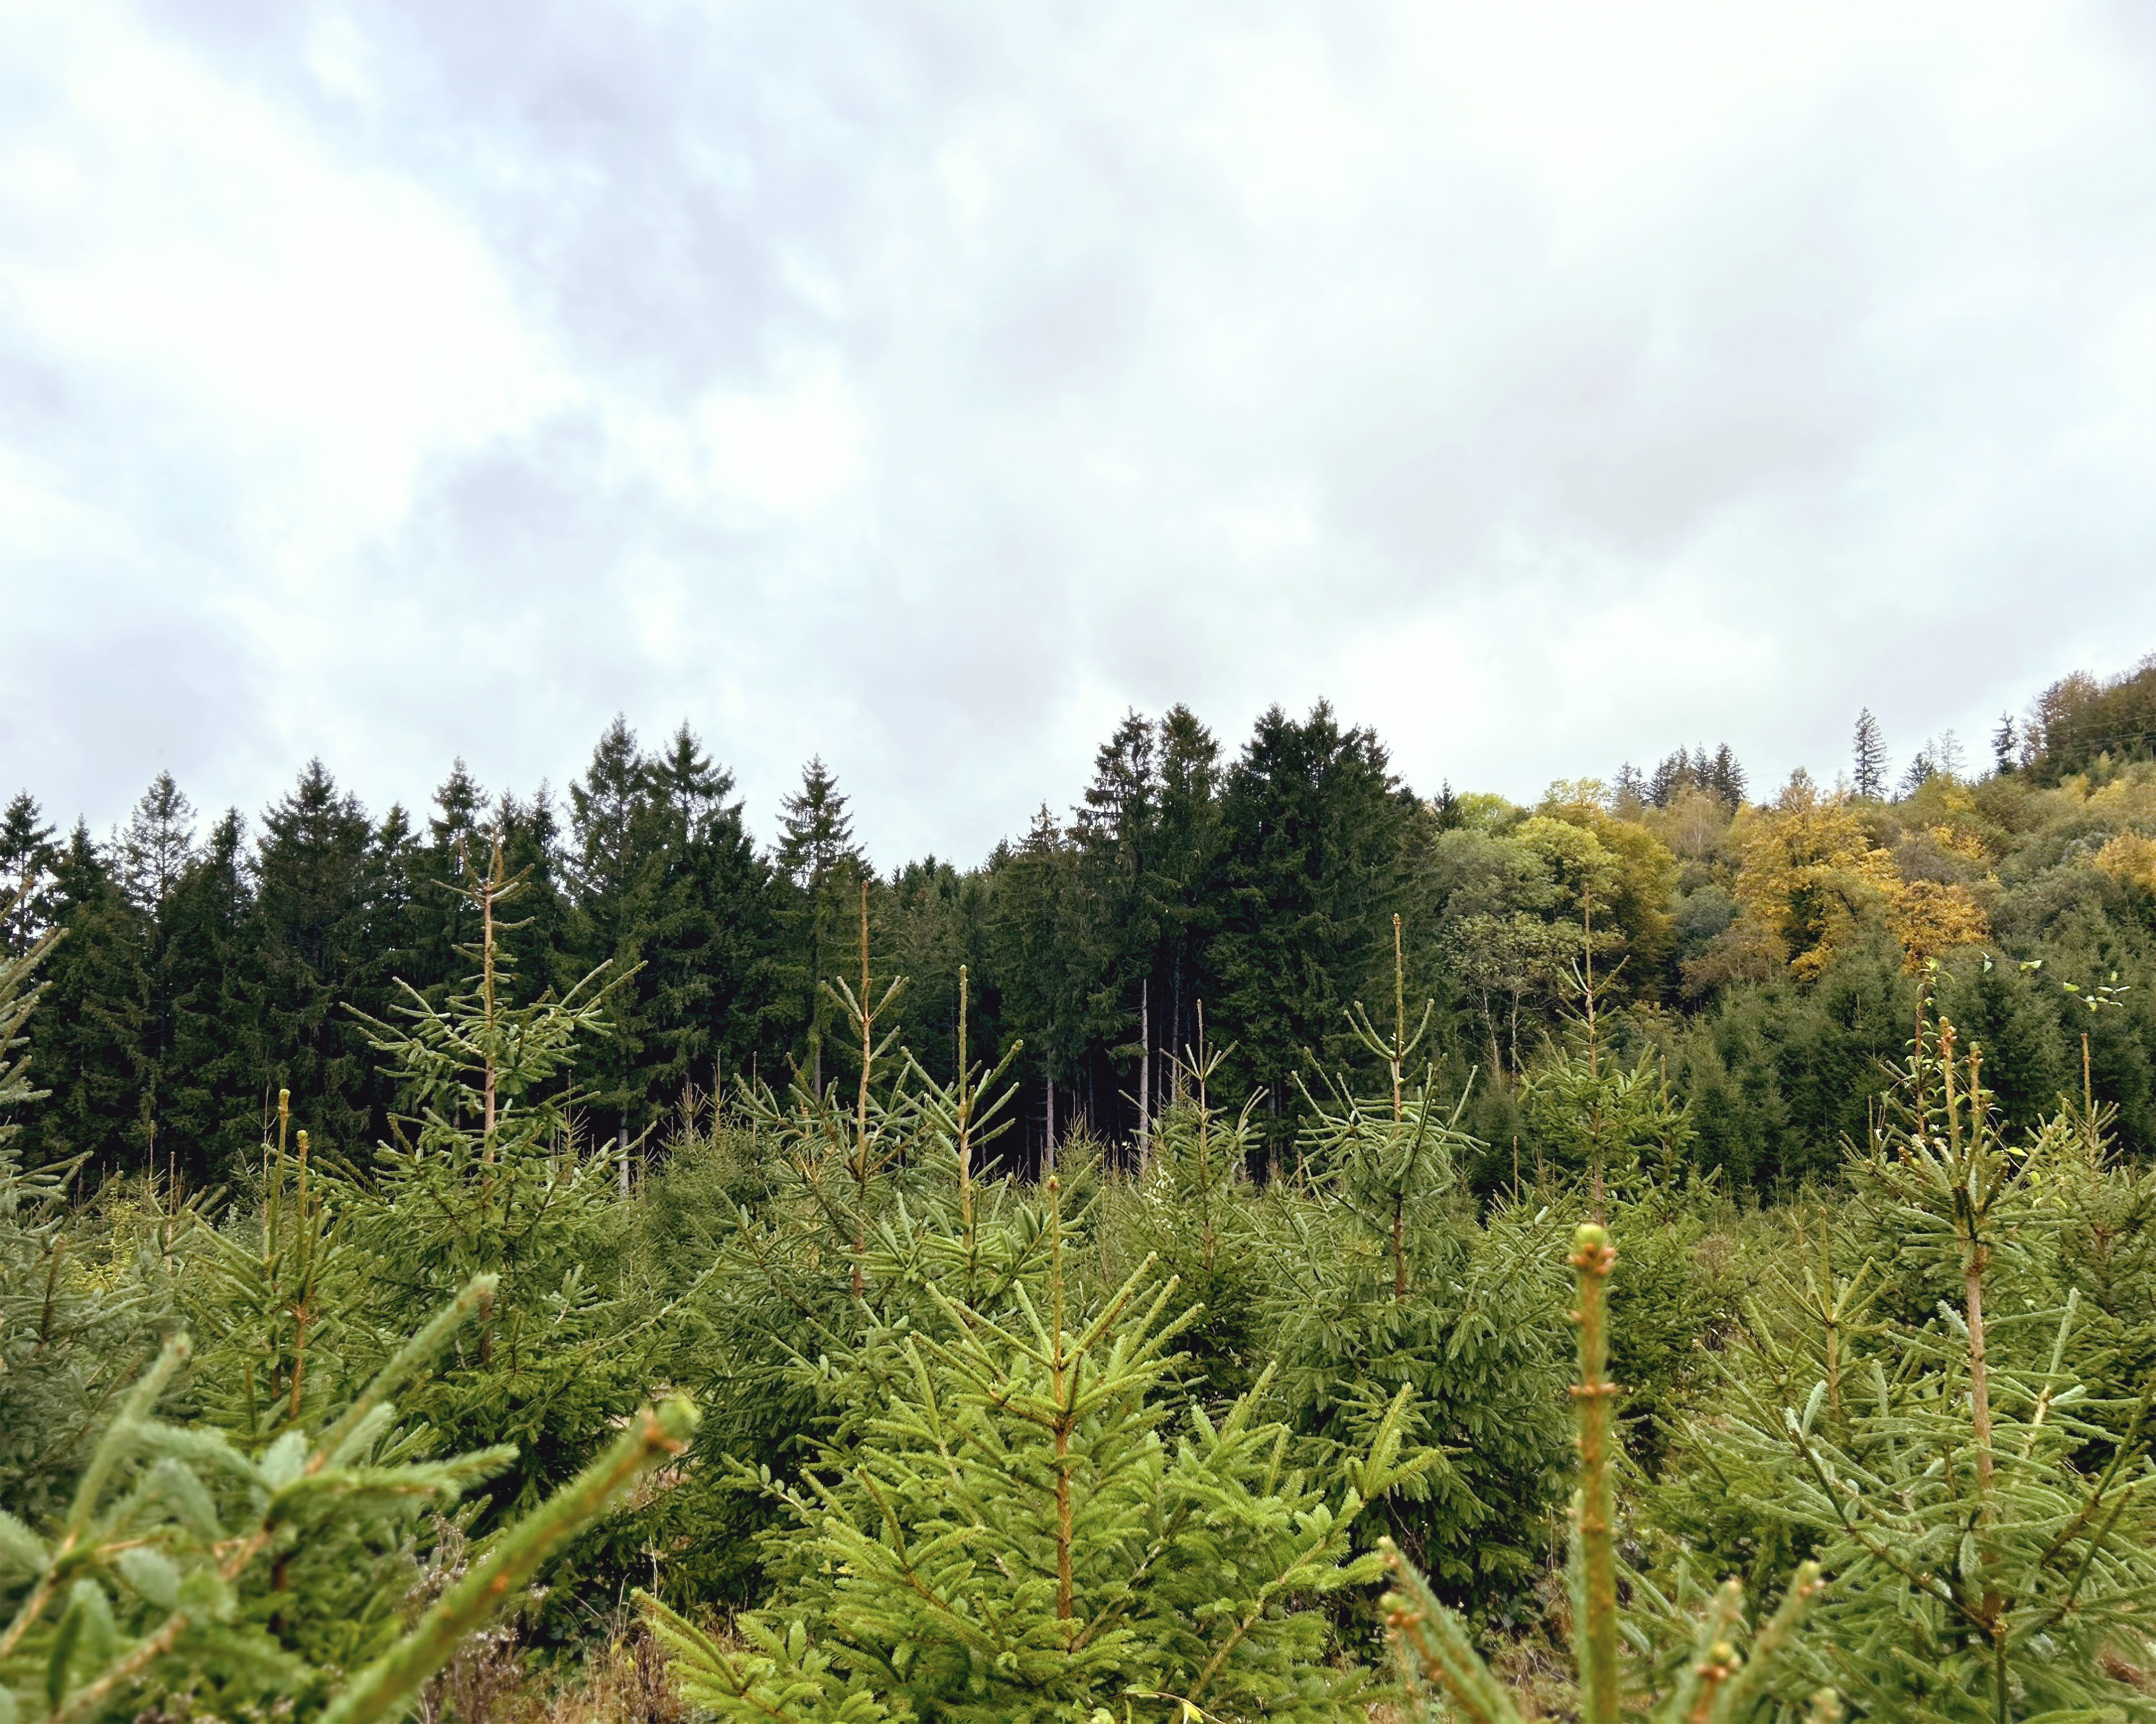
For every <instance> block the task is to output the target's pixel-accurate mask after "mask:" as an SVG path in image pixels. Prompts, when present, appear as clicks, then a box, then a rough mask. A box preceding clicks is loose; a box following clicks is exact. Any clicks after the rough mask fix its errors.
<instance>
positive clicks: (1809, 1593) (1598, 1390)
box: [1383, 1222, 1842, 1724]
mask: <svg viewBox="0 0 2156 1724" xmlns="http://www.w3.org/2000/svg"><path fill="white" fill-rule="evenodd" d="M1571 1261H1572V1265H1573V1270H1575V1271H1576V1273H1577V1275H1578V1305H1577V1307H1576V1309H1575V1311H1574V1312H1573V1321H1575V1323H1576V1324H1577V1325H1578V1330H1579V1382H1578V1384H1577V1385H1576V1386H1575V1387H1574V1388H1573V1405H1574V1406H1575V1407H1576V1408H1577V1409H1578V1429H1579V1436H1578V1449H1579V1490H1578V1494H1577V1495H1576V1496H1574V1498H1573V1514H1572V1522H1573V1533H1572V1550H1571V1558H1572V1560H1571V1562H1570V1565H1569V1569H1568V1575H1567V1578H1568V1582H1569V1583H1570V1584H1569V1587H1568V1591H1569V1593H1570V1595H1571V1596H1570V1599H1569V1603H1570V1604H1571V1617H1572V1650H1573V1668H1574V1670H1575V1671H1576V1673H1577V1675H1578V1694H1579V1716H1580V1719H1581V1721H1582V1724H1620V1720H1622V1719H1624V1718H1625V1717H1626V1716H1650V1717H1651V1718H1653V1719H1654V1720H1655V1721H1656V1724H1738V1721H1739V1720H1743V1719H1748V1718H1753V1717H1757V1716H1762V1715H1763V1711H1762V1709H1763V1708H1771V1707H1772V1706H1773V1704H1774V1700H1775V1699H1776V1695H1775V1692H1774V1690H1775V1685H1776V1684H1777V1683H1778V1682H1780V1681H1784V1680H1787V1677H1788V1675H1789V1670H1790V1667H1791V1666H1792V1665H1794V1664H1795V1663H1796V1662H1797V1657H1798V1652H1799V1644H1798V1641H1797V1630H1798V1628H1799V1624H1801V1623H1802V1621H1803V1619H1804V1616H1805V1614H1806V1613H1807V1612H1808V1611H1809V1610H1811V1609H1814V1608H1815V1599H1816V1598H1818V1596H1819V1593H1820V1573H1819V1569H1818V1567H1817V1565H1815V1564H1813V1563H1809V1562H1808V1563H1804V1564H1803V1565H1802V1566H1800V1567H1799V1568H1798V1569H1797V1571H1796V1573H1795V1574H1794V1576H1792V1577H1791V1579H1790V1582H1789V1588H1788V1590H1787V1591H1786V1592H1785V1593H1784V1595H1783V1598H1782V1601H1781V1603H1780V1605H1779V1608H1778V1609H1776V1610H1775V1611H1774V1614H1773V1615H1772V1616H1771V1617H1769V1618H1768V1619H1766V1620H1764V1621H1763V1622H1758V1623H1757V1624H1748V1622H1747V1620H1746V1613H1745V1609H1744V1595H1743V1588H1741V1587H1740V1586H1739V1585H1738V1583H1736V1582H1735V1581H1730V1582H1727V1583H1725V1584H1724V1585H1723V1586H1722V1588H1721V1589H1720V1590H1719V1591H1718V1592H1717V1593H1714V1594H1713V1595H1712V1598H1706V1597H1703V1596H1702V1593H1701V1592H1700V1590H1699V1589H1698V1588H1697V1587H1695V1586H1693V1585H1691V1584H1690V1583H1689V1582H1688V1580H1687V1583H1686V1584H1685V1585H1684V1586H1683V1588H1681V1591H1679V1592H1678V1593H1676V1596H1675V1597H1674V1598H1663V1597H1661V1596H1660V1595H1652V1596H1653V1603H1654V1604H1655V1605H1656V1606H1659V1607H1660V1609H1661V1615H1662V1617H1663V1621H1662V1622H1661V1623H1657V1624H1655V1626H1656V1627H1658V1628H1659V1627H1665V1626H1668V1627H1672V1628H1674V1629H1675V1630H1676V1631H1677V1632H1681V1634H1683V1639H1682V1642H1681V1644H1682V1647H1683V1653H1682V1655H1681V1657H1680V1658H1679V1659H1678V1660H1676V1661H1675V1663H1674V1664H1673V1665H1671V1667H1670V1668H1668V1669H1666V1670H1651V1671H1650V1673H1649V1678H1648V1682H1647V1685H1646V1689H1647V1691H1646V1692H1645V1694H1644V1695H1638V1696H1625V1692H1624V1689H1625V1682H1624V1674H1625V1673H1624V1669H1623V1659H1622V1654H1623V1651H1624V1650H1625V1645H1626V1642H1627V1641H1628V1640H1630V1641H1632V1642H1633V1643H1634V1644H1637V1642H1638V1641H1639V1640H1640V1639H1645V1634H1644V1633H1643V1632H1642V1630H1641V1629H1640V1628H1639V1627H1638V1626H1637V1624H1636V1622H1635V1623H1633V1624H1628V1623H1626V1622H1625V1621H1624V1619H1623V1617H1622V1614H1621V1612H1620V1593H1619V1589H1618V1578H1619V1563H1618V1556H1617V1545H1618V1520H1617V1490H1616V1480H1617V1474H1618V1470H1619V1455H1618V1446H1617V1433H1616V1417H1615V1407H1616V1403H1617V1400H1618V1398H1619V1397H1620V1394H1621V1393H1622V1390H1621V1388H1620V1386H1619V1385H1618V1384H1616V1383H1612V1382H1611V1381H1610V1380H1609V1306H1608V1300H1607V1290H1608V1287H1609V1276H1610V1273H1611V1271H1612V1270H1614V1268H1615V1267H1616V1264H1617V1250H1616V1248H1615V1246H1614V1245H1613V1244H1611V1243H1610V1240H1609V1233H1608V1232H1607V1230H1606V1229H1604V1228H1602V1227H1601V1226H1599V1225H1598V1224H1595V1223H1593V1222H1588V1223H1584V1224H1582V1225H1581V1227H1580V1229H1579V1230H1578V1234H1577V1235H1576V1236H1575V1239H1574V1249H1573V1255H1572V1259H1571ZM1385 1557H1386V1560H1387V1561H1388V1562H1389V1564H1390V1565H1391V1567H1392V1569H1393V1572H1394V1577H1395V1579H1396V1581H1397V1587H1396V1589H1395V1590H1394V1591H1393V1592H1391V1593H1388V1594H1387V1595H1386V1597H1385V1600H1384V1606H1383V1608H1384V1611H1385V1618H1386V1623H1387V1626H1388V1627H1389V1629H1390V1630H1391V1632H1392V1635H1393V1642H1394V1650H1395V1654H1396V1656H1397V1660H1398V1664H1399V1670H1400V1674H1401V1676H1402V1678H1403V1682H1404V1687H1405V1690H1406V1693H1405V1695H1404V1699H1405V1700H1406V1701H1407V1703H1408V1706H1409V1708H1410V1711H1409V1717H1410V1718H1413V1719H1414V1720H1417V1721H1419V1724H1421V1721H1426V1724H1438V1721H1439V1720H1440V1719H1450V1718H1454V1717H1465V1718H1466V1719H1469V1720H1471V1721H1472V1724H1519V1721H1520V1719H1521V1717H1522V1713H1521V1711H1520V1708H1519V1707H1518V1706H1517V1704H1516V1703H1515V1702H1514V1701H1513V1699H1512V1696H1511V1695H1510V1694H1509V1693H1507V1691H1506V1690H1505V1688H1504V1686H1502V1685H1501V1683H1499V1682H1498V1681H1497V1680H1496V1678H1495V1677H1494V1676H1493V1675H1491V1672H1490V1669H1489V1666H1488V1665H1486V1664H1484V1663H1483V1661H1482V1659H1481V1655H1479V1654H1478V1653H1477V1652H1476V1650H1475V1645H1474V1642H1473V1639H1472V1638H1471V1635H1470V1634H1469V1633H1468V1630H1467V1625H1466V1624H1465V1623H1464V1622H1462V1621H1461V1620H1460V1618H1459V1617H1458V1616H1457V1615H1455V1614H1454V1613H1453V1612H1452V1611H1451V1610H1450V1609H1448V1608H1447V1607H1446V1606H1445V1604H1444V1603H1442V1602H1441V1601H1440V1599H1439V1598H1437V1596H1436V1594H1435V1593H1433V1592H1432V1591H1431V1590H1430V1585H1429V1583H1428V1582H1427V1581H1425V1580H1424V1578H1423V1576H1422V1574H1421V1573H1419V1570H1418V1569H1417V1568H1416V1567H1415V1565H1414V1563H1413V1562H1411V1561H1409V1559H1408V1558H1407V1557H1405V1556H1404V1555H1403V1554H1402V1553H1401V1552H1400V1551H1399V1547H1397V1546H1394V1545H1392V1544H1391V1543H1390V1542H1388V1544H1387V1546H1386V1548H1385ZM1648 1595H1649V1594H1648V1589H1646V1588H1639V1587H1637V1586H1636V1585H1635V1599H1637V1600H1638V1601H1640V1602H1645V1598H1646V1597H1647V1596H1648ZM1747 1642H1748V1644H1746V1643H1747ZM1447 1702H1449V1705H1448V1704H1447ZM1766 1715H1768V1716H1773V1715H1774V1714H1772V1713H1771V1712H1768V1713H1767V1714H1766ZM1781 1716H1789V1715H1788V1714H1782V1715H1781ZM1807 1716H1808V1719H1809V1724H1835V1721H1836V1720H1839V1719H1840V1717H1841V1716H1842V1709H1841V1704H1840V1699H1839V1697H1838V1696H1836V1695H1835V1692H1834V1691H1833V1690H1832V1689H1830V1688H1828V1689H1818V1690H1815V1691H1813V1692H1812V1694H1811V1695H1810V1696H1809V1708H1808V1712H1807Z"/></svg>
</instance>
